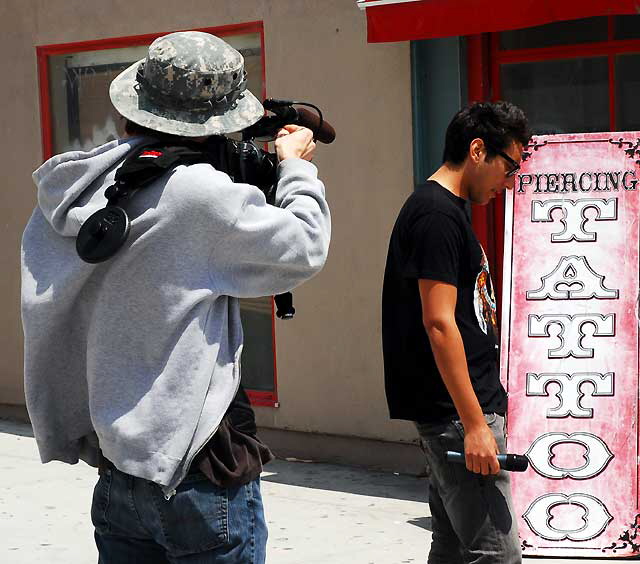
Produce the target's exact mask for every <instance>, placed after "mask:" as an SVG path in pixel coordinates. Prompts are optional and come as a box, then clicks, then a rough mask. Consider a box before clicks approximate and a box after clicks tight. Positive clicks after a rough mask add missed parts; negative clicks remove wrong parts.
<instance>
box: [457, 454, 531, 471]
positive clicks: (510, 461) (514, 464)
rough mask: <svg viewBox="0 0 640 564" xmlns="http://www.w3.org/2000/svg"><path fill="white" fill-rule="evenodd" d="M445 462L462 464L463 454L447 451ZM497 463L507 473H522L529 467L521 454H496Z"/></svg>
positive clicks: (525, 458) (463, 461) (527, 460)
mask: <svg viewBox="0 0 640 564" xmlns="http://www.w3.org/2000/svg"><path fill="white" fill-rule="evenodd" d="M445 456H446V458H447V462H455V463H456V464H464V463H465V459H464V454H463V453H461V452H454V451H451V450H448V451H447V452H446V455H445ZM497 457H498V463H499V464H500V468H502V470H507V471H509V472H524V471H525V470H526V469H527V468H528V467H529V459H528V458H527V457H526V456H523V455H522V454H498V455H497Z"/></svg>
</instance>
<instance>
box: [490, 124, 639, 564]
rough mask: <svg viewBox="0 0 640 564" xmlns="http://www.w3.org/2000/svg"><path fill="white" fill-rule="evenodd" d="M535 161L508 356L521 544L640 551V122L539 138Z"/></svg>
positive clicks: (514, 268)
mask: <svg viewBox="0 0 640 564" xmlns="http://www.w3.org/2000/svg"><path fill="white" fill-rule="evenodd" d="M523 160H524V162H523V166H522V171H521V174H520V175H519V176H518V178H517V180H516V185H515V189H514V191H513V192H511V193H509V194H508V197H507V202H506V208H507V212H506V221H505V224H506V229H505V272H504V288H505V290H504V296H503V320H502V327H503V330H502V336H503V339H502V361H501V362H502V377H503V379H504V380H505V382H504V383H505V385H506V386H505V387H506V389H507V391H508V393H509V412H508V433H509V438H508V449H509V452H516V453H526V455H527V457H528V458H529V462H530V467H529V470H528V471H527V472H525V473H524V474H516V473H513V474H512V475H511V477H512V485H513V493H514V503H515V509H516V514H517V516H518V519H519V522H518V526H519V530H520V539H521V543H522V549H523V554H524V555H527V554H531V555H548V556H572V557H576V556H577V557H581V556H583V557H589V558H593V557H621V556H630V555H636V554H640V515H639V513H640V511H639V510H638V437H639V434H638V392H639V378H638V376H639V374H638V354H639V344H638V343H639V341H638V336H639V332H638V318H637V311H638V288H639V276H638V274H639V268H638V258H639V257H638V246H639V236H638V228H639V224H640V201H639V191H640V186H638V182H639V181H640V133H589V134H580V135H552V136H542V137H534V138H533V140H532V141H531V143H530V145H529V146H528V147H527V149H526V151H525V154H524V159H523Z"/></svg>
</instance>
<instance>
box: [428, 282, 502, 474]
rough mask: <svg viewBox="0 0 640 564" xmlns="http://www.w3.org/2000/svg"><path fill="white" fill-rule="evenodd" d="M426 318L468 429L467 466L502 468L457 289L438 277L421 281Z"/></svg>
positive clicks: (441, 367) (486, 470) (438, 361)
mask: <svg viewBox="0 0 640 564" xmlns="http://www.w3.org/2000/svg"><path fill="white" fill-rule="evenodd" d="M418 283H419V289H420V299H421V302H422V320H423V324H424V328H425V331H426V332H427V336H428V337H429V342H430V343H431V349H432V350H433V356H434V358H435V361H436V365H437V367H438V371H439V372H440V374H441V376H442V380H443V381H444V385H445V386H446V388H447V390H448V392H449V395H450V396H451V399H452V400H453V404H454V405H455V408H456V410H457V412H458V415H459V416H460V420H461V421H462V425H463V426H464V430H465V439H464V452H465V459H466V463H467V469H468V470H470V471H472V472H476V473H480V474H485V475H487V474H497V473H498V472H499V471H500V466H499V464H498V459H497V458H496V454H497V453H498V445H497V444H496V441H495V438H494V436H493V433H492V432H491V429H489V427H488V425H487V423H486V422H485V419H484V415H483V414H482V409H481V407H480V404H479V403H478V398H477V397H476V394H475V392H474V390H473V387H472V385H471V379H470V378H469V370H468V367H467V359H466V356H465V352H464V345H463V343H462V337H461V335H460V330H459V329H458V325H457V324H456V320H455V309H456V302H457V289H456V287H455V286H453V285H451V284H446V283H444V282H439V281H436V280H424V279H421V280H419V281H418Z"/></svg>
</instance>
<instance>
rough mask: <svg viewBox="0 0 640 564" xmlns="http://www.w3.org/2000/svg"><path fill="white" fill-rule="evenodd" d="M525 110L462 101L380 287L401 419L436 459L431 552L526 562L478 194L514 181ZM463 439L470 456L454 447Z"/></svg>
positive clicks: (441, 558) (451, 558)
mask: <svg viewBox="0 0 640 564" xmlns="http://www.w3.org/2000/svg"><path fill="white" fill-rule="evenodd" d="M529 137H530V134H529V130H528V125H527V120H526V118H525V116H524V114H523V112H522V110H520V109H519V108H517V107H515V106H514V105H512V104H509V103H506V102H498V103H495V104H491V103H478V104H474V105H472V106H470V107H468V108H465V109H463V110H461V111H460V112H458V113H457V114H456V115H455V116H454V118H453V120H452V121H451V123H450V124H449V127H448V129H447V134H446V141H445V150H444V159H443V161H444V164H443V165H442V166H441V167H440V168H439V169H438V170H437V171H436V172H435V173H434V174H433V175H432V176H431V177H430V178H429V179H428V181H427V182H426V183H425V184H423V185H421V186H419V187H418V188H417V189H416V190H415V192H414V193H413V194H412V195H411V196H410V197H409V198H408V199H407V201H406V203H405V205H404V206H403V208H402V210H401V211H400V214H399V216H398V219H397V221H396V224H395V226H394V228H393V233H392V235H391V241H390V243H389V254H388V257H387V265H386V269H385V276H384V289H383V296H382V340H383V352H384V370H385V386H386V393H387V401H388V405H389V411H390V414H391V417H392V418H393V419H407V420H409V421H414V422H415V423H416V426H417V428H418V431H419V433H420V437H421V442H422V445H423V448H424V452H425V456H426V461H427V466H428V468H429V470H430V488H429V504H430V507H431V514H432V523H433V540H432V545H431V551H430V554H429V564H444V563H446V564H455V563H462V562H464V563H467V562H473V563H475V564H489V563H491V564H497V563H500V564H512V563H516V562H521V556H520V543H519V540H518V532H517V526H516V522H515V516H514V513H513V508H512V504H511V492H510V486H509V477H508V474H507V473H506V472H505V471H500V467H499V465H498V460H497V458H496V454H497V453H499V452H504V451H505V425H504V416H505V413H506V407H507V396H506V393H505V391H504V388H503V387H502V385H501V383H500V375H499V355H498V345H499V338H498V327H497V320H496V301H495V297H494V290H493V285H492V283H491V277H490V275H489V268H488V263H487V258H486V255H485V254H484V251H483V249H482V247H481V246H480V243H479V242H478V239H477V238H476V236H475V234H474V233H473V230H472V228H471V221H470V213H469V203H475V204H487V203H489V202H490V201H491V199H492V198H494V197H495V196H497V195H498V194H500V193H501V192H502V191H503V190H505V189H512V188H513V186H514V181H515V175H516V173H517V172H518V169H519V167H520V164H519V163H520V160H521V158H522V151H523V147H524V146H525V145H526V144H527V142H528V141H529ZM447 450H454V451H464V455H465V461H466V468H465V467H464V466H463V465H456V464H450V463H447V461H446V459H445V451H447Z"/></svg>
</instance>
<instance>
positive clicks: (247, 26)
mask: <svg viewBox="0 0 640 564" xmlns="http://www.w3.org/2000/svg"><path fill="white" fill-rule="evenodd" d="M175 31H179V30H175ZM185 31H187V30H185ZM189 31H204V32H207V33H212V34H214V35H217V36H219V37H225V36H229V35H240V34H243V33H259V34H260V47H261V58H262V92H261V96H262V99H265V98H266V97H267V92H266V64H265V52H264V25H263V22H262V21H254V22H247V23H241V24H232V25H226V26H220V27H206V28H198V29H195V30H193V29H191V30H189ZM168 33H172V32H171V31H163V32H158V33H148V34H145V35H131V36H124V37H113V38H109V39H98V40H94V41H81V42H75V43H61V44H53V45H38V46H36V57H37V64H38V89H39V93H40V127H41V132H42V156H43V160H46V159H48V158H50V157H52V156H53V129H52V126H51V124H52V121H51V93H50V91H49V65H48V58H49V56H51V55H65V54H71V53H78V52H82V51H99V50H102V49H117V48H121V47H138V46H143V45H149V44H150V43H151V42H152V41H153V40H154V39H157V38H158V37H162V36H163V35H167V34H168ZM275 332H276V327H275V308H274V304H273V299H272V300H271V335H272V346H273V387H274V390H273V391H272V392H264V391H259V390H247V395H248V396H249V399H250V400H251V403H252V404H253V405H260V406H266V407H279V402H278V371H277V361H276V333H275Z"/></svg>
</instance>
